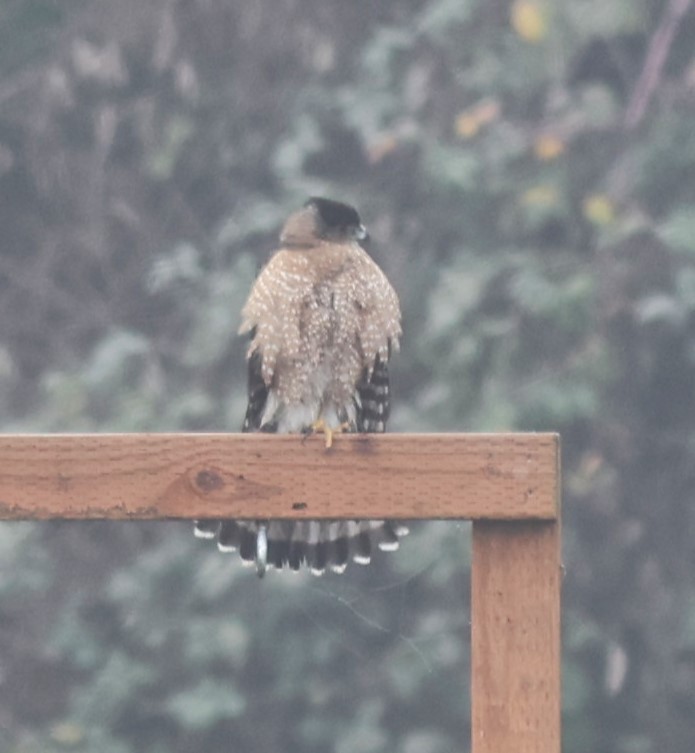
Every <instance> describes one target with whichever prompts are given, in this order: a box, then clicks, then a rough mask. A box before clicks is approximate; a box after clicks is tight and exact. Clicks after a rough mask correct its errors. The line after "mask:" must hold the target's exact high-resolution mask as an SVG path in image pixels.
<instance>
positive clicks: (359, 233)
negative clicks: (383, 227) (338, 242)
mask: <svg viewBox="0 0 695 753" xmlns="http://www.w3.org/2000/svg"><path fill="white" fill-rule="evenodd" d="M355 238H357V240H358V241H366V240H367V238H369V233H368V232H367V228H366V227H365V226H364V225H358V226H357V229H356V230H355Z"/></svg>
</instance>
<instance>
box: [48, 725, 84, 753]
mask: <svg viewBox="0 0 695 753" xmlns="http://www.w3.org/2000/svg"><path fill="white" fill-rule="evenodd" d="M51 738H52V739H53V741H54V742H56V743H58V745H61V746H63V747H65V748H74V747H76V746H78V745H80V743H82V742H83V740H84V728H83V727H80V725H79V724H74V723H73V722H59V723H58V724H55V725H54V726H53V727H52V728H51Z"/></svg>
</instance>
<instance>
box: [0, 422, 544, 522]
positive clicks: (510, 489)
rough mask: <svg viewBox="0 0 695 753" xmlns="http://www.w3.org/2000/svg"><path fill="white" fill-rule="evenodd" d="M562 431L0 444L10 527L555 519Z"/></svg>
mask: <svg viewBox="0 0 695 753" xmlns="http://www.w3.org/2000/svg"><path fill="white" fill-rule="evenodd" d="M557 469H558V437H557V435H555V434H417V435H412V434H387V435H368V436H365V435H350V436H348V435H345V436H337V437H336V438H335V440H334V444H333V447H332V448H331V449H326V448H325V446H324V440H323V437H321V436H313V437H308V438H302V437H299V436H272V435H263V434H243V435H242V434H82V435H80V434H72V435H50V434H49V435H45V434H44V435H4V436H0V518H4V519H29V518H31V519H48V518H72V519H79V518H110V519H126V518H128V519H137V518H139V519H146V518H195V517H201V518H204V517H218V516H228V517H237V518H257V517H263V518H289V517H293V518H370V517H372V518H375V517H376V518H470V519H530V520H534V519H536V520H543V519H545V520H551V519H554V518H555V517H556V516H557V499H558V489H557V484H558V473H557Z"/></svg>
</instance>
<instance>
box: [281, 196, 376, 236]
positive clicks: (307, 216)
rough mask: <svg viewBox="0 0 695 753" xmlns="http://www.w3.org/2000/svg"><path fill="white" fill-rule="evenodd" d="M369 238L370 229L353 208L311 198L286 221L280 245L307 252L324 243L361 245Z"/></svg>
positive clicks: (314, 197) (340, 203) (322, 199)
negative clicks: (368, 230) (304, 249)
mask: <svg viewBox="0 0 695 753" xmlns="http://www.w3.org/2000/svg"><path fill="white" fill-rule="evenodd" d="M367 237H368V235H367V229H366V228H365V226H364V225H363V224H362V220H361V219H360V216H359V214H358V212H357V210H356V209H355V208H354V207H352V206H350V205H349V204H343V203H342V202H340V201H334V200H333V199H324V198H322V197H320V196H312V197H311V198H310V199H309V200H308V201H307V202H306V204H304V206H303V207H302V209H300V210H299V211H298V212H295V213H294V214H292V215H290V217H289V218H288V219H287V222H286V223H285V226H284V227H283V229H282V233H281V234H280V241H281V242H282V244H283V245H284V246H286V247H289V248H292V247H294V248H307V247H311V246H313V245H315V244H316V242H317V241H322V240H324V241H331V242H334V243H344V242H346V241H347V242H351V241H357V242H358V243H359V242H360V241H364V240H366V239H367Z"/></svg>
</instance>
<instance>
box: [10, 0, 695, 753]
mask: <svg viewBox="0 0 695 753" xmlns="http://www.w3.org/2000/svg"><path fill="white" fill-rule="evenodd" d="M687 7H688V3H687V2H686V1H685V0H669V1H668V2H667V1H666V0H653V1H650V2H647V1H646V0H640V1H639V2H634V1H633V0H608V2H606V1H605V0H575V2H572V3H560V2H556V1H554V0H494V1H490V0H429V2H415V1H414V0H408V1H407V2H400V3H396V2H388V3H367V2H366V0H357V1H356V2H350V3H340V2H338V1H337V0H333V2H320V1H319V0H304V1H303V2H302V3H290V2H285V3H275V2H270V0H265V1H263V2H257V3H242V2H236V1H235V2H229V0H206V1H205V2H203V1H202V0H193V1H192V2H188V3H182V2H175V0H153V1H152V2H148V3H140V2H137V0H116V1H113V0H112V1H111V2H97V0H91V1H89V0H79V2H70V3H68V2H58V1H57V0H56V1H55V2H50V1H48V0H26V1H24V2H17V0H5V2H2V3H0V14H1V15H0V17H1V18H2V20H3V22H4V23H3V24H2V25H1V26H2V31H1V32H0V72H2V77H1V78H0V103H1V104H2V107H1V108H0V225H1V226H2V228H3V233H2V237H1V238H0V290H2V295H1V296H0V412H1V415H2V417H3V428H4V430H5V431H25V430H30V431H152V430H188V431H195V430H236V429H237V428H238V426H239V425H240V421H241V417H242V415H243V411H244V407H245V405H244V403H245V394H244V393H245V375H244V352H243V343H242V342H240V341H239V340H238V339H237V338H236V337H235V336H234V332H235V331H236V328H237V324H238V317H239V310H240V308H241V305H242V303H243V300H244V297H245V295H246V293H247V291H248V289H249V286H250V284H251V281H252V280H253V277H254V275H255V273H256V270H257V268H258V267H259V265H260V264H262V263H263V261H264V260H265V259H266V258H267V255H268V253H269V251H270V250H271V249H272V248H273V244H274V239H275V236H276V234H277V231H278V227H279V225H280V223H281V222H282V219H283V217H284V216H285V215H286V214H287V213H288V212H289V211H291V210H292V209H294V208H295V207H296V206H297V205H298V204H300V203H301V202H302V201H303V200H304V199H305V197H306V196H307V195H311V194H325V195H330V196H335V197H336V198H342V199H344V200H348V201H353V202H355V203H356V204H357V205H358V206H359V208H360V210H361V213H362V215H363V217H364V219H365V221H366V222H367V224H368V225H369V226H370V230H371V233H372V237H373V239H374V242H373V248H372V249H371V250H372V253H373V254H374V256H375V258H376V259H377V260H378V261H379V263H380V264H381V265H382V266H383V267H384V268H385V270H386V271H387V273H388V274H389V276H390V278H391V279H392V280H393V282H394V284H395V286H396V287H397V289H398V290H399V292H400V295H401V299H402V302H403V308H404V318H405V337H404V343H403V352H402V353H401V354H400V355H399V356H398V357H397V359H396V360H395V362H394V368H393V378H394V382H395V384H394V389H395V393H396V405H395V411H394V415H393V419H392V425H393V428H394V429H396V430H409V431H418V430H440V431H443V430H458V431H460V430H470V431H477V430H485V431H495V430H509V429H516V430H543V431H559V432H561V433H562V436H563V454H564V482H565V503H564V509H565V564H566V569H567V575H566V579H565V612H564V631H565V640H564V645H565V654H564V671H565V696H564V707H565V714H564V719H565V740H564V750H565V751H567V753H583V752H584V751H587V750H591V751H593V753H636V752H639V753H642V752H645V753H647V752H648V753H657V752H658V753H660V752H661V751H673V752H676V753H677V752H679V751H683V753H686V752H689V751H690V750H691V747H692V740H693V739H695V727H694V724H695V721H694V720H695V713H694V712H695V706H694V703H695V702H694V700H693V699H695V659H694V657H695V587H693V584H692V575H691V574H692V572H693V570H694V568H695V546H694V544H693V542H694V541H695V536H694V535H693V532H694V531H695V518H694V512H693V505H692V494H693V488H694V486H695V471H693V468H695V462H694V460H695V428H694V427H695V401H694V400H693V385H695V267H694V266H693V252H694V250H695V240H693V238H695V210H693V202H694V200H695V188H694V186H695V183H693V180H692V176H693V175H694V174H695V130H693V127H692V123H693V117H694V116H695V112H694V109H695V106H694V99H693V91H694V87H695V83H694V82H695V63H694V62H693V58H692V49H691V47H692V45H691V40H692V38H693V34H695V18H694V17H693V14H692V12H690V13H684V14H683V13H681V14H680V15H679V13H680V11H683V10H686V9H687ZM669 19H672V20H673V23H672V24H670V21H669ZM669 24H670V25H669ZM667 28H670V29H671V30H672V31H673V32H674V33H673V34H669V33H664V29H667ZM659 45H661V47H659ZM660 53H663V57H662V58H659V54H660ZM660 60H663V66H662V65H661V62H660ZM650 81H651V83H650ZM652 84H653V85H652ZM467 546H468V544H467V536H466V535H465V527H462V526H454V525H451V524H431V525H429V526H421V527H417V529H416V531H415V532H414V535H413V536H412V537H411V538H410V539H408V540H407V541H406V543H405V545H404V547H403V549H402V550H401V552H400V553H399V554H398V555H394V556H391V557H383V558H380V559H379V561H378V562H377V563H375V564H374V566H372V567H370V568H369V569H364V570H363V569H357V568H353V569H352V571H350V572H349V573H348V574H346V575H345V576H341V577H330V578H324V579H321V580H316V579H312V578H310V577H303V576H298V577H294V578H293V577H291V576H284V575H277V574H276V575H275V576H273V577H268V578H266V579H265V580H264V581H263V582H259V581H258V580H257V579H256V578H255V576H254V575H253V574H252V573H249V572H248V571H245V570H243V569H242V568H240V567H239V564H238V562H237V561H236V560H234V559H233V558H229V557H223V556H221V555H218V553H217V552H215V551H212V550H211V548H210V547H206V546H204V545H202V544H201V543H200V542H196V541H194V540H193V538H192V536H191V531H190V527H189V526H188V525H184V524H178V523H166V524H165V523H160V524H125V523H124V524H119V525H116V524H106V523H79V524H78V523H74V524H65V523H54V524H42V525H36V526H32V525H28V524H5V525H3V526H2V527H1V528H0V562H1V563H2V569H1V573H2V574H1V575H0V615H1V617H2V620H1V621H0V647H1V648H2V656H3V664H2V668H1V672H0V710H1V711H2V713H1V714H0V749H2V750H7V751H10V752H11V753H34V752H35V751H41V753H60V752H62V751H86V750H99V751H101V752H102V753H134V752H135V751H142V750H147V751H152V753H177V752H179V751H181V752H183V751H191V750H206V751H210V753H213V752H214V751H223V750H224V751H227V750H229V749H230V747H232V748H234V750H238V751H251V750H253V751H259V750H260V751H271V750H287V751H295V750H302V751H305V752H311V751H317V752H318V751H325V750H336V751H339V753H340V752H342V751H354V752H355V753H371V752H372V751H377V750H384V749H386V748H389V749H391V750H395V751H399V753H416V752H417V753H439V752H440V751H442V752H443V751H446V750H451V749H453V748H454V747H456V748H460V747H461V741H462V740H464V739H466V737H467V734H468V727H467V725H468V711H467V709H468V706H467V699H468V682H467V675H468V671H469V667H468V652H467V649H466V645H467V638H468V635H469V624H468V616H467V608H466V604H467V597H468V585H467V572H468V565H467V557H466V554H467Z"/></svg>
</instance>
